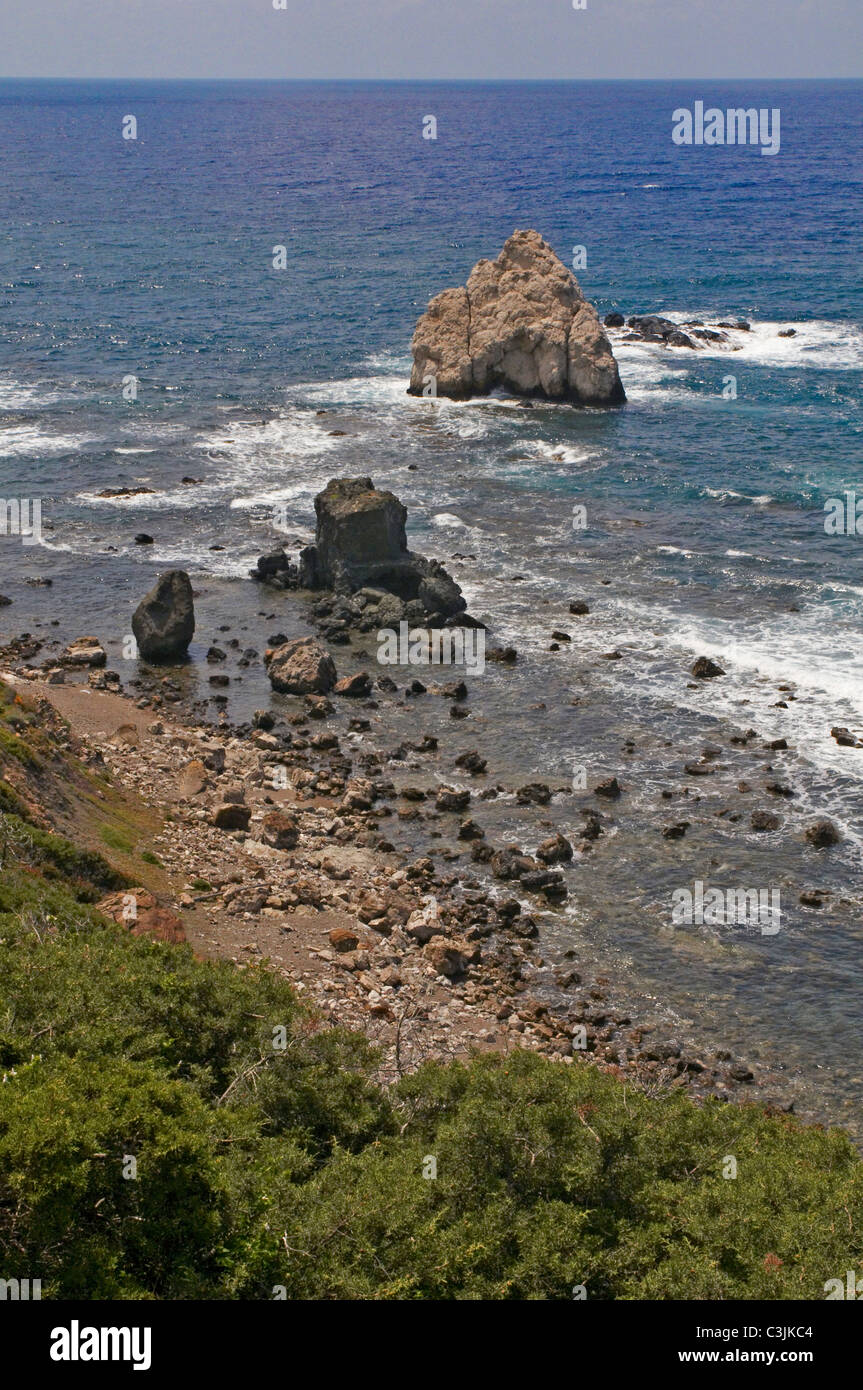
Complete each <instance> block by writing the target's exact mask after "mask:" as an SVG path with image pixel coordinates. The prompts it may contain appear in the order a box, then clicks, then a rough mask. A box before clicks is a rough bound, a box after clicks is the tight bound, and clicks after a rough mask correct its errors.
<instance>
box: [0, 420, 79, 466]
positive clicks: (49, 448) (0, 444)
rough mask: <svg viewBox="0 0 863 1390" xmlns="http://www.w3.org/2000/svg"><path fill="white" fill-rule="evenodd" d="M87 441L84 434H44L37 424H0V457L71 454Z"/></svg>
mask: <svg viewBox="0 0 863 1390" xmlns="http://www.w3.org/2000/svg"><path fill="white" fill-rule="evenodd" d="M88 443H90V439H89V438H88V437H87V436H85V435H75V434H46V433H45V432H44V431H43V430H41V429H40V428H39V426H38V425H6V426H3V425H0V458H23V457H26V456H27V455H31V454H32V455H36V456H37V457H43V456H44V455H46V454H71V453H74V452H75V451H76V450H78V449H80V448H81V447H82V445H84V444H88Z"/></svg>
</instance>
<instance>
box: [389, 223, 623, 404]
mask: <svg viewBox="0 0 863 1390" xmlns="http://www.w3.org/2000/svg"><path fill="white" fill-rule="evenodd" d="M412 351H413V359H414V361H413V370H412V371H411V381H410V386H409V388H408V390H409V392H410V394H411V395H414V396H422V395H437V396H449V397H451V398H452V399H455V400H466V399H468V398H469V397H471V396H487V395H488V394H489V392H490V391H492V390H493V389H494V388H495V387H498V386H499V387H504V388H506V389H507V390H509V391H512V392H514V393H515V394H516V395H519V396H537V397H544V398H546V399H548V400H555V401H561V402H568V403H569V404H572V405H580V406H614V405H622V404H623V403H624V401H625V400H626V393H625V392H624V389H623V386H622V384H621V381H620V374H619V372H618V370H617V363H616V362H615V360H614V354H613V352H612V350H611V344H610V343H609V341H608V338H607V336H606V334H605V331H604V329H603V327H602V325H601V323H600V321H599V318H598V316H597V313H596V310H595V309H594V307H593V305H592V304H589V303H588V301H587V300H586V299H585V297H584V295H583V294H582V292H581V290H580V288H579V285H578V281H577V280H576V278H575V276H574V275H573V274H572V272H571V271H570V270H568V269H567V267H566V266H565V265H564V264H563V262H562V261H561V260H560V259H559V257H558V256H557V255H556V254H555V252H554V251H553V250H552V248H551V247H550V246H549V245H548V243H547V242H546V241H544V240H543V238H542V237H541V236H540V234H539V232H534V231H517V232H514V233H513V235H512V236H511V237H510V238H509V239H508V241H506V242H505V243H504V247H503V250H502V251H501V253H500V255H499V256H498V258H497V260H496V261H488V260H480V261H477V263H476V265H475V266H474V268H473V270H472V271H471V273H470V276H469V277H468V281H467V285H465V286H463V287H462V288H460V289H450V290H444V291H443V292H442V293H441V294H438V295H436V296H435V298H434V299H432V300H431V302H430V304H429V306H428V309H427V310H426V312H425V313H424V314H423V316H422V318H421V319H420V320H419V322H418V324H417V326H416V330H415V332H414V336H413V343H412Z"/></svg>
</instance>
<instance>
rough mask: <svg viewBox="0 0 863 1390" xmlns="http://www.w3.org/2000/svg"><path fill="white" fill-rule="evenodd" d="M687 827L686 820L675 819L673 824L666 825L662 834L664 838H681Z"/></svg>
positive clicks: (687, 822)
mask: <svg viewBox="0 0 863 1390" xmlns="http://www.w3.org/2000/svg"><path fill="white" fill-rule="evenodd" d="M688 829H689V821H688V820H679V821H675V823H674V824H673V825H666V827H665V829H664V830H663V832H662V834H663V837H664V839H666V840H682V839H683V837H684V835H685V834H686V832H687V830H688Z"/></svg>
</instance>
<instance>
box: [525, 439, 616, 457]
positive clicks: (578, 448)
mask: <svg viewBox="0 0 863 1390" xmlns="http://www.w3.org/2000/svg"><path fill="white" fill-rule="evenodd" d="M516 450H517V451H518V452H519V453H521V452H523V451H524V450H530V451H531V452H532V453H533V455H534V457H535V458H539V459H547V460H548V461H549V463H587V462H588V461H589V460H590V459H592V458H596V457H597V451H596V450H595V449H587V448H585V447H584V446H583V445H575V444H551V443H549V442H548V440H545V439H526V440H524V442H523V443H520V444H514V445H513V446H512V449H511V450H510V452H515V451H516Z"/></svg>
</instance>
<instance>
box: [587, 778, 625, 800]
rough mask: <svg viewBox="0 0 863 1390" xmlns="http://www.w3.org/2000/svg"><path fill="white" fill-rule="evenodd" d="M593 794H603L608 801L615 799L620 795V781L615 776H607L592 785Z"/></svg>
mask: <svg viewBox="0 0 863 1390" xmlns="http://www.w3.org/2000/svg"><path fill="white" fill-rule="evenodd" d="M593 794H594V796H604V797H606V798H607V799H608V800H610V801H616V800H617V798H618V797H619V796H620V795H621V788H620V783H619V782H618V780H617V778H616V777H609V778H607V779H606V781H604V782H600V783H599V785H598V786H596V787H594V789H593Z"/></svg>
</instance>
